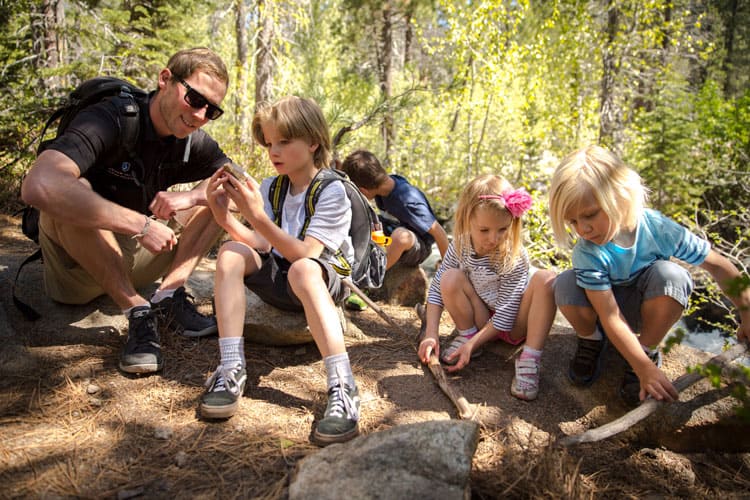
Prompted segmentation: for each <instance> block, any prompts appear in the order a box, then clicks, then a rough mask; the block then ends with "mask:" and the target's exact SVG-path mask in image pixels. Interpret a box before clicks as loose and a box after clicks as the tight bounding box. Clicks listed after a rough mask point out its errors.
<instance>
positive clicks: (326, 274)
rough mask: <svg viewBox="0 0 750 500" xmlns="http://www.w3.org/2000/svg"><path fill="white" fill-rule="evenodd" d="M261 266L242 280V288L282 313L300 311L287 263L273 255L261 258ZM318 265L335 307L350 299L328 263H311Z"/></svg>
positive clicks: (300, 307) (316, 260) (346, 289)
mask: <svg viewBox="0 0 750 500" xmlns="http://www.w3.org/2000/svg"><path fill="white" fill-rule="evenodd" d="M261 259H262V264H261V266H260V269H258V270H257V271H256V272H254V273H253V274H250V275H248V276H245V280H244V281H245V286H246V287H247V288H248V289H250V290H252V291H253V293H255V294H256V295H257V296H258V297H260V299H261V300H262V301H263V302H265V303H266V304H271V305H272V306H274V307H277V308H279V309H283V310H285V311H302V310H303V308H302V302H300V300H299V299H298V298H297V296H296V295H295V294H294V292H293V291H292V288H291V286H289V281H288V280H287V274H288V273H289V267H290V266H291V264H290V263H289V261H288V260H286V259H284V258H281V257H279V256H278V255H276V254H273V253H272V254H261ZM311 260H314V261H315V262H317V263H318V265H319V266H320V268H321V270H322V271H323V281H325V282H326V285H327V286H328V293H329V294H330V295H331V298H332V299H333V302H334V303H335V304H338V303H340V302H341V301H343V300H344V299H346V298H347V297H348V296H349V289H348V288H346V286H344V283H342V282H341V277H340V276H339V275H338V273H337V272H336V271H335V270H334V269H333V267H331V265H330V264H329V263H328V262H324V261H322V260H321V259H311Z"/></svg>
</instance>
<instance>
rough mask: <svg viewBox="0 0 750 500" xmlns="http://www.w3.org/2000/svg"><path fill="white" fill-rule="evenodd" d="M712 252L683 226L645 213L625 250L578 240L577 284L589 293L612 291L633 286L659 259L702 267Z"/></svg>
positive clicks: (575, 251)
mask: <svg viewBox="0 0 750 500" xmlns="http://www.w3.org/2000/svg"><path fill="white" fill-rule="evenodd" d="M710 250H711V246H710V245H709V243H708V242H707V241H706V240H704V239H702V238H699V237H698V236H696V235H694V234H693V233H691V232H690V231H688V230H687V228H685V227H684V226H681V225H680V224H678V223H676V222H674V221H673V220H671V219H669V218H667V217H665V216H663V215H662V214H661V213H660V212H657V211H656V210H652V209H646V210H644V211H643V215H641V218H640V220H639V222H638V226H637V228H636V233H635V242H634V243H633V245H632V246H631V247H628V248H624V247H621V246H619V245H617V244H615V243H613V242H611V241H610V242H609V243H606V244H604V245H596V244H594V243H591V242H590V241H587V240H584V239H583V238H580V237H579V238H578V241H577V242H576V244H575V247H573V256H572V261H573V269H574V270H575V273H576V283H577V284H578V286H580V287H582V288H585V289H587V290H609V289H610V288H612V286H624V285H629V284H631V283H632V282H633V281H634V280H635V279H636V278H637V277H638V275H639V274H640V273H641V271H643V270H644V269H646V268H647V267H649V266H650V265H651V264H653V263H654V262H656V261H657V260H669V259H670V258H671V257H675V258H677V259H680V260H682V261H684V262H687V263H688V264H692V265H696V266H697V265H700V264H701V263H703V261H704V260H705V259H706V256H707V255H708V252H709V251H710Z"/></svg>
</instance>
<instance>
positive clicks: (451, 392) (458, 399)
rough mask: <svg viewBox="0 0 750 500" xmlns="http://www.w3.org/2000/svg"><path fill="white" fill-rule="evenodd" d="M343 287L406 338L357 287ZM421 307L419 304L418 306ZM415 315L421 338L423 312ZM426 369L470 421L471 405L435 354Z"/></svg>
mask: <svg viewBox="0 0 750 500" xmlns="http://www.w3.org/2000/svg"><path fill="white" fill-rule="evenodd" d="M343 282H344V285H346V286H347V288H349V290H351V291H352V292H354V293H356V294H357V295H358V296H359V297H360V298H361V299H362V300H364V301H365V303H366V304H367V305H368V306H370V307H371V308H372V310H373V311H375V312H376V313H378V315H379V316H380V317H381V318H383V319H384V320H385V322H386V323H388V324H389V325H391V326H392V327H393V328H395V329H396V330H397V331H398V332H399V333H401V334H402V335H404V336H406V337H408V335H407V333H406V332H405V331H404V329H403V328H401V325H399V324H398V323H396V322H395V321H394V320H393V318H391V317H390V316H388V315H387V314H386V313H385V311H383V309H381V308H380V306H378V305H377V304H376V303H375V302H373V301H372V299H370V297H368V296H367V295H365V293H364V292H363V291H362V290H360V289H359V287H358V286H357V285H355V284H354V283H352V282H351V281H349V280H343ZM420 305H421V304H420ZM417 315H419V319H420V321H421V325H420V329H419V336H420V338H421V337H422V335H423V333H424V328H425V321H424V311H423V310H420V309H419V308H417ZM427 367H428V368H429V369H430V373H432V376H433V377H435V381H436V382H437V385H438V387H440V390H441V391H443V393H444V394H445V395H446V396H448V399H450V400H451V402H452V403H453V405H454V406H455V407H456V409H457V410H458V416H459V417H460V418H462V419H465V420H472V419H473V418H474V412H473V411H472V409H471V405H470V404H469V402H468V401H467V400H466V398H465V397H463V396H462V395H461V394H460V393H459V392H457V391H456V390H455V389H454V388H453V387H452V386H451V385H450V383H449V382H448V378H447V377H446V376H445V371H443V366H442V365H441V364H440V360H439V359H438V357H437V356H435V353H431V354H430V361H429V363H427Z"/></svg>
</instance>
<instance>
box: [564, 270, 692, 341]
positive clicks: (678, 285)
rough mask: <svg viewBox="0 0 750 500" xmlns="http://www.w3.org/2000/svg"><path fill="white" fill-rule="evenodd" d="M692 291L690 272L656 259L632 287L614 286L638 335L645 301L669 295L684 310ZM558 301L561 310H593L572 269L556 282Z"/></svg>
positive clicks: (626, 316) (618, 299)
mask: <svg viewBox="0 0 750 500" xmlns="http://www.w3.org/2000/svg"><path fill="white" fill-rule="evenodd" d="M692 291H693V279H692V278H691V277H690V273H688V272H687V270H686V269H684V268H683V267H681V266H679V265H678V264H675V263H674V262H671V261H668V260H657V261H656V262H654V263H653V264H651V265H650V266H649V267H647V268H646V269H644V270H643V271H642V272H641V274H639V275H638V277H637V278H636V279H635V280H634V281H633V282H632V283H631V284H629V285H625V286H613V287H612V292H613V293H614V295H615V301H617V305H618V306H619V307H620V311H621V312H622V315H623V316H625V320H626V321H627V322H628V325H629V326H630V328H631V329H632V330H633V331H634V332H636V333H638V332H640V331H641V326H642V325H643V318H641V305H642V304H643V302H644V301H646V300H649V299H653V298H654V297H662V296H665V295H666V296H667V297H672V298H673V299H674V300H676V301H677V302H678V303H679V304H680V305H682V307H683V308H685V307H687V305H688V300H689V299H690V294H691V293H692ZM555 301H556V302H557V305H558V307H560V306H581V307H592V306H591V302H589V299H588V297H586V292H585V290H584V289H583V288H581V287H580V286H578V284H577V283H576V275H575V272H574V271H573V270H572V269H568V270H567V271H565V272H563V273H561V274H560V275H559V276H558V277H557V279H556V280H555Z"/></svg>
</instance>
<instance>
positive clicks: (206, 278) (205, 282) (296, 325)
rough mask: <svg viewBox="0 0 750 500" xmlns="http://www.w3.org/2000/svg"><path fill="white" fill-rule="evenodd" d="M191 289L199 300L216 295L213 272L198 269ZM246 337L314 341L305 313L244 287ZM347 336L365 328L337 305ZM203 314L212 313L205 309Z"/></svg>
mask: <svg viewBox="0 0 750 500" xmlns="http://www.w3.org/2000/svg"><path fill="white" fill-rule="evenodd" d="M188 290H189V292H190V293H191V294H192V295H193V296H194V297H195V299H196V303H199V304H201V303H207V302H210V301H211V300H212V298H213V272H210V271H207V270H203V269H200V268H199V269H198V270H196V271H194V272H193V274H192V276H191V277H190V279H189V280H188ZM245 300H246V305H245V311H246V314H245V329H244V335H245V339H246V340H248V341H250V342H255V343H258V344H263V345H272V346H284V345H297V344H308V343H310V342H313V338H312V335H310V329H309V328H308V326H307V320H306V319H305V314H304V313H302V312H290V311H283V310H281V309H278V308H276V307H273V306H271V305H269V304H266V303H265V302H263V301H262V300H261V299H260V297H258V296H257V295H255V294H254V293H253V292H251V291H250V290H248V289H247V288H245ZM337 311H338V315H339V321H340V322H341V326H342V328H343V330H344V335H346V336H350V337H354V338H363V334H362V331H361V330H359V328H357V327H356V326H355V325H353V324H350V323H349V322H347V321H346V316H345V315H344V311H343V309H342V308H341V307H338V308H337ZM203 312H204V313H207V312H211V311H210V310H204V311H203Z"/></svg>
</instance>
